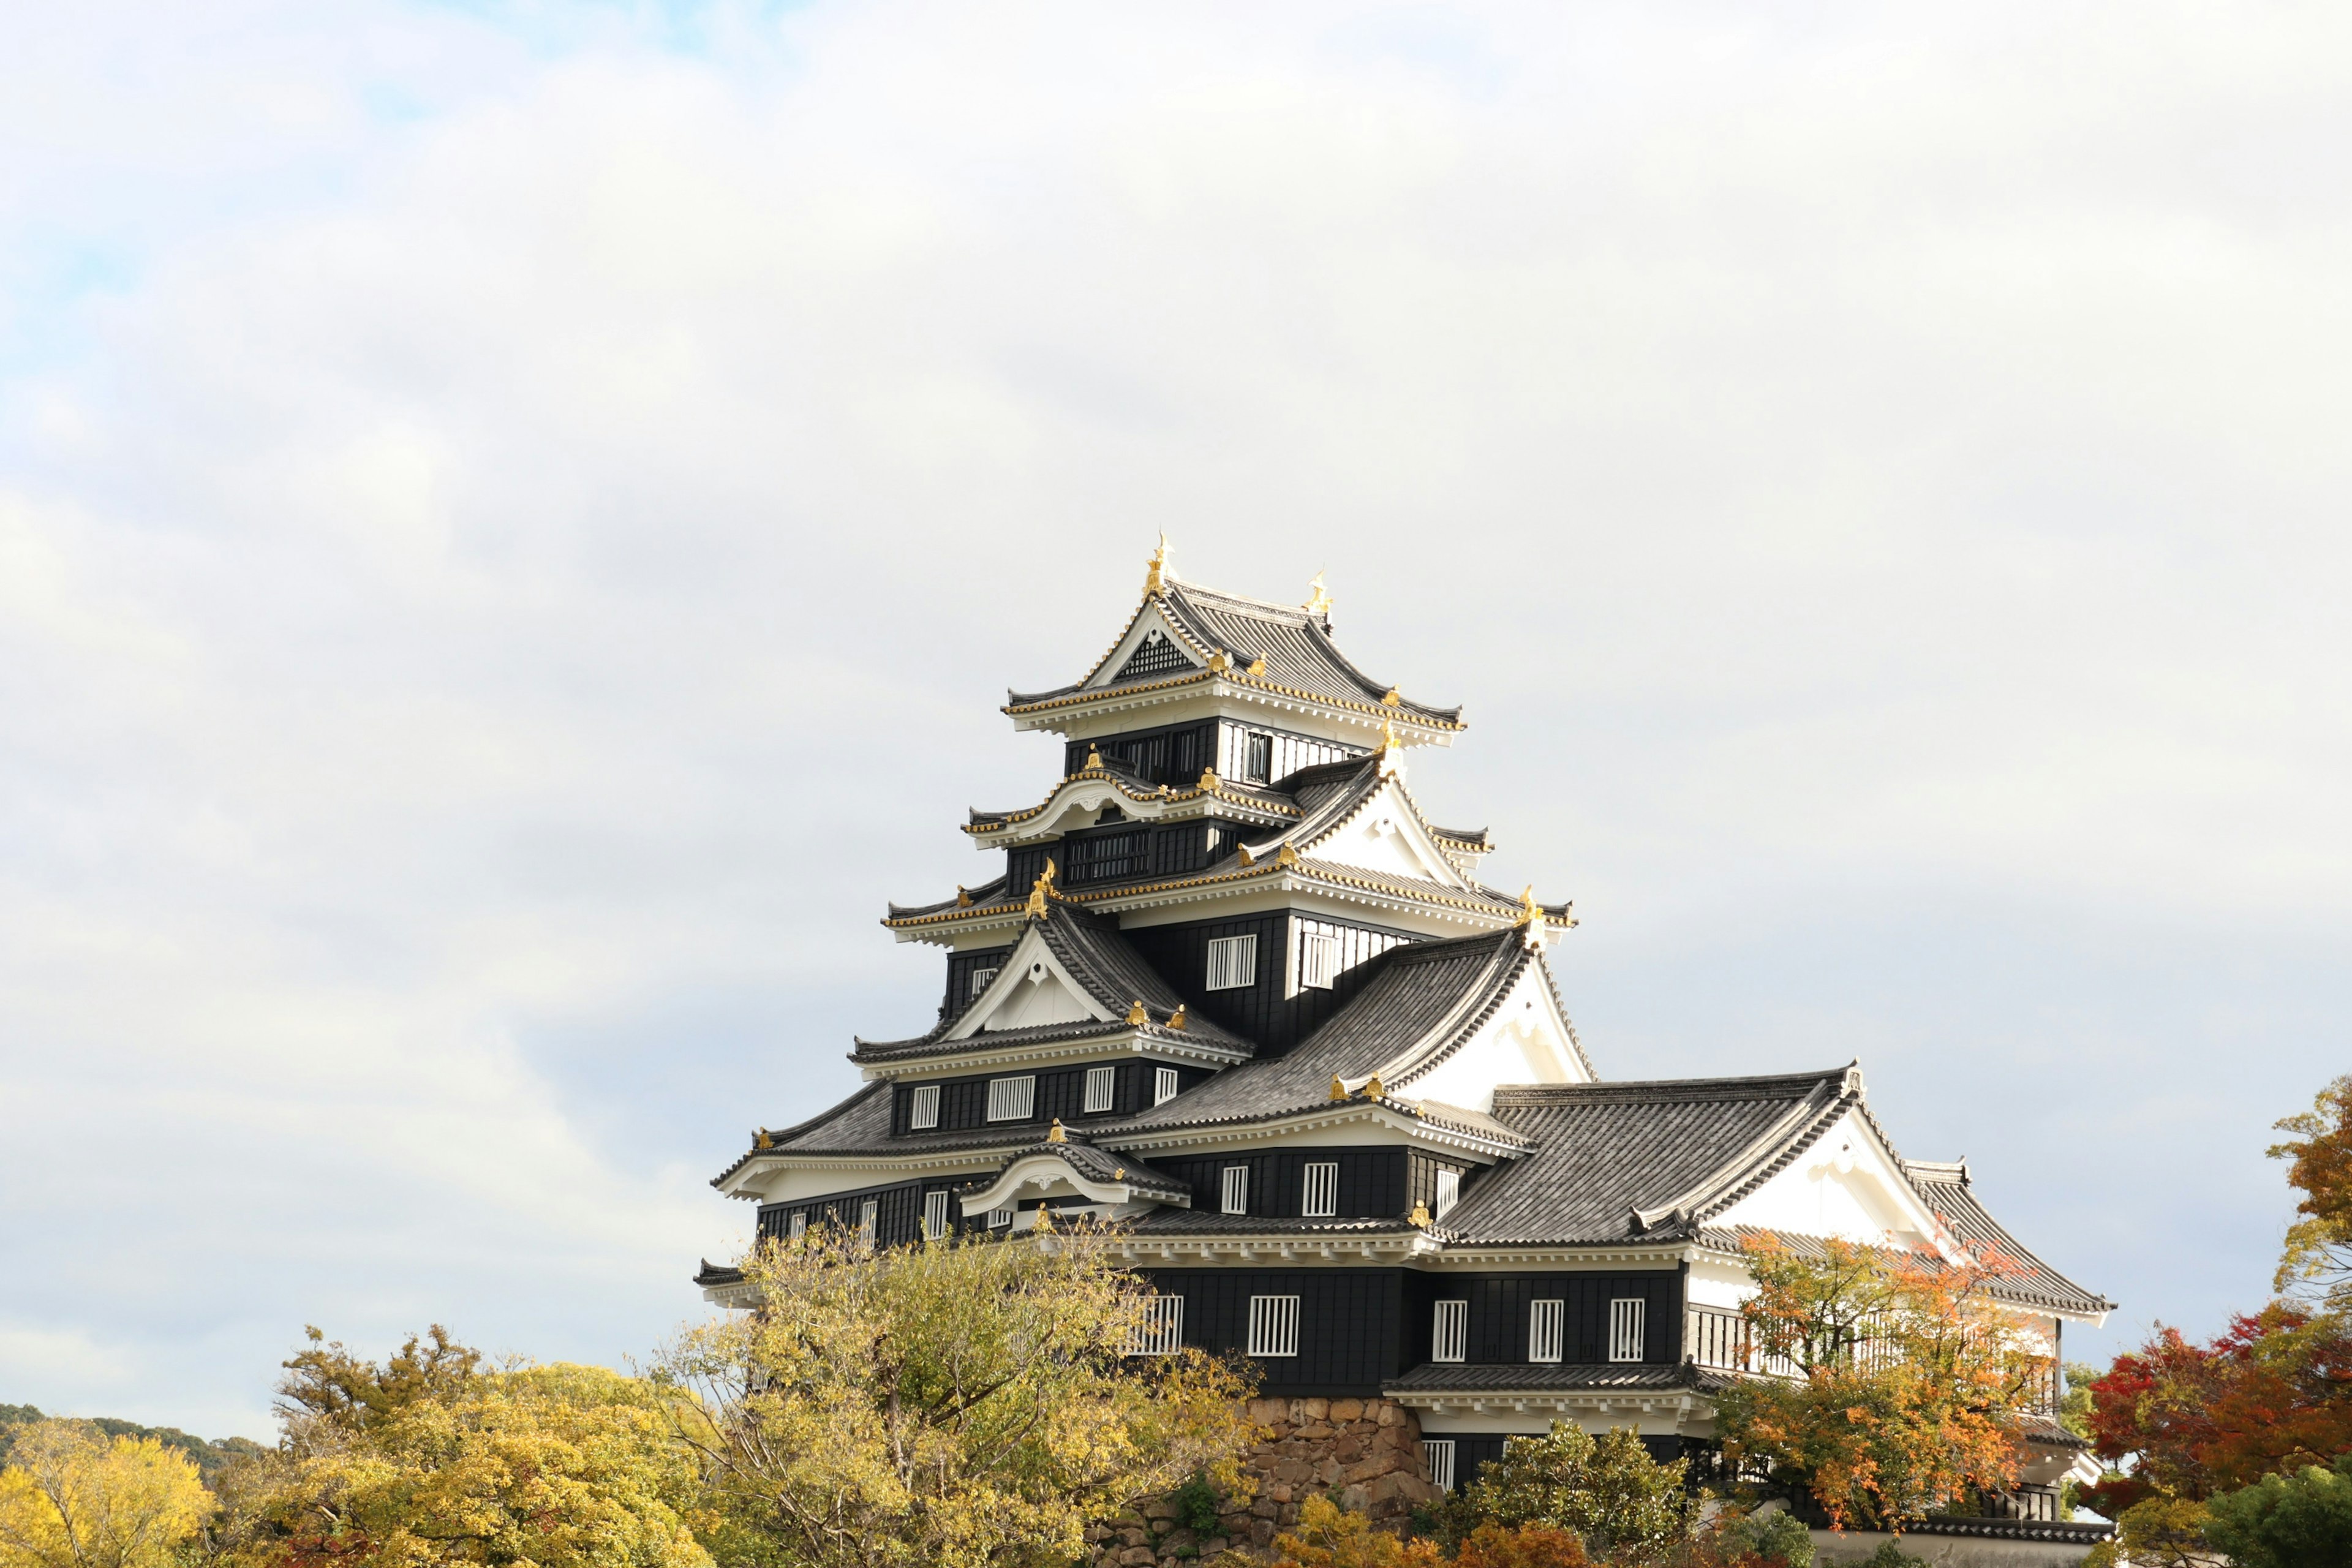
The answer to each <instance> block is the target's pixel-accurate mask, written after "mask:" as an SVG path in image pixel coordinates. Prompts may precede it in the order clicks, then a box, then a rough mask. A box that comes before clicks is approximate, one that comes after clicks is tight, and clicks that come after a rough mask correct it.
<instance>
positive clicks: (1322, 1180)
mask: <svg viewBox="0 0 2352 1568" xmlns="http://www.w3.org/2000/svg"><path fill="white" fill-rule="evenodd" d="M1298 1212H1299V1213H1300V1214H1302V1215H1306V1216H1307V1218H1308V1219H1329V1218H1331V1217H1332V1216H1333V1215H1337V1214H1338V1213H1339V1162H1338V1161H1336V1160H1310V1161H1308V1162H1307V1190H1306V1191H1305V1192H1304V1193H1302V1194H1300V1196H1299V1202H1298Z"/></svg>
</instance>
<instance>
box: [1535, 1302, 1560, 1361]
mask: <svg viewBox="0 0 2352 1568" xmlns="http://www.w3.org/2000/svg"><path fill="white" fill-rule="evenodd" d="M1566 1311H1567V1303H1566V1302H1564V1301H1530V1302H1528V1360H1529V1361H1532V1362H1556V1361H1558V1360H1559V1326H1560V1321H1561V1320H1562V1318H1563V1317H1564V1316H1565V1315H1566Z"/></svg>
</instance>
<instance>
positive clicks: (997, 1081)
mask: <svg viewBox="0 0 2352 1568" xmlns="http://www.w3.org/2000/svg"><path fill="white" fill-rule="evenodd" d="M1036 1114H1037V1075H1036V1074H1035V1073H1034V1072H1033V1073H1030V1074H1028V1075H1026V1076H1025V1077H1022V1078H992V1079H989V1080H988V1119H989V1120H990V1121H1028V1120H1029V1119H1030V1118H1031V1117H1033V1116H1034V1115H1036Z"/></svg>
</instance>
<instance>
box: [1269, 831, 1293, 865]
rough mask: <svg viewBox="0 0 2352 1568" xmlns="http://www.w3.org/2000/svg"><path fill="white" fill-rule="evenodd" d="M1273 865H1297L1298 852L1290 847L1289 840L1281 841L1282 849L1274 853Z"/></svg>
mask: <svg viewBox="0 0 2352 1568" xmlns="http://www.w3.org/2000/svg"><path fill="white" fill-rule="evenodd" d="M1274 863H1275V864H1276V865H1277V866H1296V865H1297V864H1298V851H1297V850H1296V849H1293V848H1292V847H1290V840H1289V839H1287V838H1286V839H1284V840H1283V841H1282V847H1281V848H1279V849H1277V850H1276V851H1275V852H1274Z"/></svg>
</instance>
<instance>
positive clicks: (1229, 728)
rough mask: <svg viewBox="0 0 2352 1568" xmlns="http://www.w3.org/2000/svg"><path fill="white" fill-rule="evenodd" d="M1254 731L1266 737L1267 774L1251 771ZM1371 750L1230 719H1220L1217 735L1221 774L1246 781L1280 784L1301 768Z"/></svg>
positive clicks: (1218, 760) (1218, 769)
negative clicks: (1261, 774)
mask: <svg viewBox="0 0 2352 1568" xmlns="http://www.w3.org/2000/svg"><path fill="white" fill-rule="evenodd" d="M1253 735H1259V736H1264V737H1265V742H1266V743H1265V752H1266V763H1267V766H1266V770H1265V774H1264V776H1259V775H1256V774H1255V773H1252V772H1251V771H1250V766H1249V760H1250V737H1251V736H1253ZM1368 755H1370V752H1367V751H1366V750H1365V749H1364V748H1363V747H1361V746H1342V745H1340V744H1339V742H1335V741H1324V740H1318V739H1317V738H1316V737H1315V736H1312V735H1300V734H1296V733H1294V732H1292V731H1288V730H1275V729H1269V728H1267V727H1266V726H1265V725H1264V724H1244V723H1243V722H1241V721H1239V720H1234V719H1226V720H1223V721H1220V724H1219V732H1218V735H1217V776H1218V777H1219V778H1225V779H1239V780H1241V781H1242V782H1243V783H1244V784H1279V783H1280V782H1282V781H1283V780H1284V779H1286V778H1288V777H1289V776H1290V775H1291V774H1293V773H1297V771H1298V770H1299V769H1301V768H1313V767H1320V766H1321V765H1322V764H1324V763H1336V762H1341V761H1344V760H1345V759H1347V758H1349V757H1361V756H1368Z"/></svg>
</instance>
